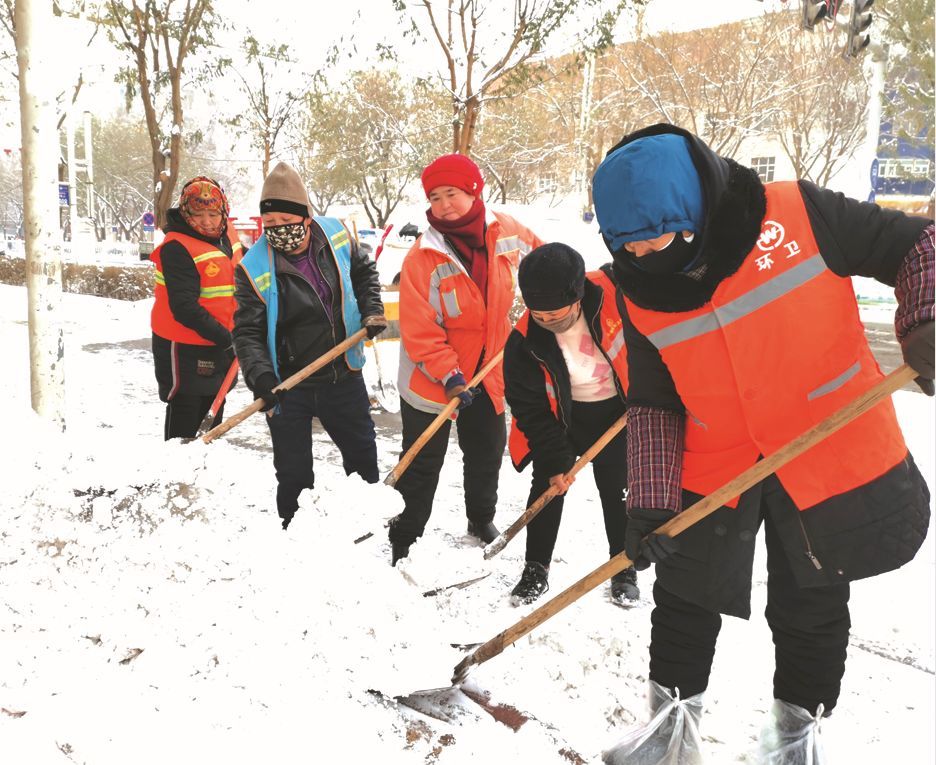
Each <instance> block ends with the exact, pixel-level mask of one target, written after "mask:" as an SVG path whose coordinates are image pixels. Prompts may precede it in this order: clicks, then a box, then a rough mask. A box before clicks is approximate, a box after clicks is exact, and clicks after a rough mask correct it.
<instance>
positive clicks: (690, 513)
mask: <svg viewBox="0 0 936 765" xmlns="http://www.w3.org/2000/svg"><path fill="white" fill-rule="evenodd" d="M916 376H917V373H916V372H915V371H913V369H911V368H910V367H908V366H907V365H906V364H903V365H902V366H900V367H898V368H897V369H895V370H894V371H893V372H891V373H890V374H889V375H887V377H885V378H884V379H883V380H881V381H880V382H879V383H878V384H877V385H875V386H874V387H873V388H871V389H870V390H868V391H867V392H866V393H863V394H862V395H860V396H858V398H856V399H854V400H853V401H852V402H851V403H849V404H846V405H845V406H843V407H842V408H841V409H839V410H838V411H836V412H833V413H832V414H830V415H829V416H828V417H826V418H825V419H824V420H823V421H822V422H820V423H818V424H816V425H814V426H813V427H812V428H810V429H809V430H807V431H806V432H805V433H803V434H802V435H799V436H797V437H796V438H794V439H793V440H792V441H790V442H789V443H787V444H786V445H784V446H783V447H781V448H780V449H778V450H777V451H776V452H774V453H773V454H771V455H770V456H768V457H765V458H764V459H762V460H760V461H758V462H756V463H755V464H754V465H752V466H751V467H749V468H748V469H747V470H745V471H744V472H743V473H741V474H740V475H739V476H737V477H736V478H734V479H732V480H731V481H729V482H728V483H726V484H725V485H724V486H722V487H721V488H720V489H716V490H715V491H713V492H712V493H711V494H709V495H708V496H707V497H705V498H704V499H701V500H699V501H698V502H696V503H695V504H694V505H692V507H690V508H688V509H686V510H683V512H681V513H679V514H677V515H676V516H675V517H674V518H673V519H672V520H670V521H669V522H667V523H665V524H663V525H662V526H660V527H659V528H658V529H657V530H656V532H655V533H657V534H666V535H668V536H676V535H677V534H680V533H682V532H683V531H685V530H686V529H687V528H689V527H690V526H692V525H693V524H694V523H697V522H698V521H700V520H701V519H702V518H705V517H706V516H707V515H711V514H712V513H713V512H715V510H717V509H718V508H719V507H721V506H722V505H723V504H724V503H725V502H727V501H728V500H730V499H733V498H734V497H737V496H738V495H739V494H742V493H743V492H745V491H746V490H747V489H749V488H751V487H752V486H753V485H754V484H756V483H758V482H759V481H762V480H763V479H764V478H766V477H767V476H768V475H770V474H771V473H773V472H774V471H776V470H777V469H778V468H781V467H783V466H784V465H786V464H787V463H788V462H790V461H791V460H792V459H794V458H796V457H798V456H799V455H801V454H802V453H803V452H805V451H806V450H808V449H810V448H811V447H813V446H815V445H816V444H817V443H819V442H820V441H822V440H823V439H824V438H826V437H828V436H830V435H832V434H833V433H834V432H835V431H837V430H839V429H840V428H842V427H844V426H845V425H847V424H848V423H849V422H851V421H852V420H854V419H855V418H857V417H860V416H861V415H862V414H864V413H865V412H867V411H868V410H869V409H871V408H872V407H874V406H875V405H877V404H878V403H880V402H881V401H882V400H883V399H885V398H887V397H888V396H890V395H891V394H892V393H894V392H895V391H897V390H899V389H900V388H901V387H903V386H904V385H905V384H906V383H908V382H910V381H911V380H913V379H914V378H915V377H916ZM631 565H633V562H632V561H631V560H630V558H628V557H627V555H625V554H624V553H623V552H622V553H618V554H617V555H615V556H614V557H613V558H611V559H610V560H609V561H607V562H606V563H603V564H602V565H601V566H599V567H598V568H596V569H595V570H594V571H592V572H591V573H590V574H587V575H586V576H584V577H582V578H581V579H579V581H577V582H576V583H575V584H573V585H572V586H571V587H569V588H568V589H567V590H565V591H563V592H561V593H560V594H559V595H557V596H556V597H554V598H553V599H552V600H550V601H549V602H547V603H544V604H543V605H542V606H540V607H539V608H537V609H536V610H535V611H533V612H531V613H529V614H527V616H525V617H524V618H523V619H521V620H520V621H518V622H517V623H516V624H514V625H513V626H511V627H508V628H507V629H505V630H504V631H503V632H501V633H500V634H499V635H496V636H494V637H493V638H491V639H490V640H488V641H487V642H486V643H484V644H482V645H481V646H479V647H478V648H477V649H475V650H474V651H473V652H472V653H471V654H469V655H468V656H466V657H465V658H464V659H463V660H462V661H461V662H460V663H459V664H458V665H457V666H456V667H455V675H454V677H453V678H452V683H453V684H456V685H457V684H458V683H460V682H461V681H463V680H464V678H465V676H466V675H467V672H468V669H469V668H470V667H471V666H473V665H478V664H483V663H484V662H486V661H488V659H493V658H494V657H495V656H497V655H499V654H500V653H501V652H502V651H503V650H504V649H505V648H507V647H508V646H511V645H513V644H514V643H515V642H516V641H517V640H519V639H520V638H522V637H523V636H524V635H526V634H527V633H529V632H531V631H532V630H534V629H536V627H538V626H539V625H540V624H542V623H543V622H545V621H546V620H547V619H549V618H550V617H552V616H555V615H556V614H557V613H559V612H560V611H561V610H562V609H564V608H565V607H566V606H568V605H570V604H572V603H574V602H575V601H576V600H578V599H579V598H580V597H582V595H584V594H585V593H587V592H590V591H591V590H593V589H594V588H595V587H597V586H598V585H599V584H601V583H602V582H604V581H605V580H607V579H609V578H611V577H612V576H614V575H615V574H617V573H618V572H620V571H624V570H625V569H626V568H629V567H630V566H631Z"/></svg>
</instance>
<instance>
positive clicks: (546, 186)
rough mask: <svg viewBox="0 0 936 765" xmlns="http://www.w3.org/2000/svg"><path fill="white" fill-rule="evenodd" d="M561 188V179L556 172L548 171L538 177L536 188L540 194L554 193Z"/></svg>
mask: <svg viewBox="0 0 936 765" xmlns="http://www.w3.org/2000/svg"><path fill="white" fill-rule="evenodd" d="M558 188H559V179H558V178H557V177H556V174H555V173H546V174H545V175H541V176H539V177H538V178H537V179H536V190H537V191H538V192H539V193H540V194H554V193H555V192H556V190H557V189H558Z"/></svg>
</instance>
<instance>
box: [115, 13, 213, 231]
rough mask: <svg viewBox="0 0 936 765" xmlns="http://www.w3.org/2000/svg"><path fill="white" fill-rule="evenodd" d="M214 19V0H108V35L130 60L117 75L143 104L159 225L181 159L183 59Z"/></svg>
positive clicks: (130, 94)
mask: <svg viewBox="0 0 936 765" xmlns="http://www.w3.org/2000/svg"><path fill="white" fill-rule="evenodd" d="M127 3H129V5H128V4H127ZM214 19H215V17H214V10H213V7H212V0H184V4H182V3H177V2H175V0H122V1H121V0H108V3H107V16H106V23H107V24H108V25H109V34H110V36H111V39H112V40H113V41H114V42H115V43H116V44H117V46H118V47H119V48H121V49H122V50H124V51H126V52H127V54H128V55H129V57H130V58H131V61H132V63H131V64H130V65H129V66H127V67H125V68H124V69H123V70H122V72H121V75H120V77H119V79H120V80H121V81H122V82H123V83H124V85H125V87H126V95H127V101H128V104H129V102H130V101H131V100H132V99H133V98H134V96H135V95H136V94H137V93H139V96H140V100H141V102H142V104H143V112H144V115H145V118H146V127H147V131H148V133H149V139H150V156H151V158H152V182H153V206H154V209H155V212H156V224H157V225H158V226H160V227H161V226H163V225H164V224H165V222H166V210H168V209H169V207H170V205H171V203H172V198H173V192H174V191H175V187H176V183H177V182H178V179H179V164H180V162H181V160H182V149H183V132H182V131H183V126H184V124H185V119H184V115H183V108H182V106H183V104H182V77H183V73H184V71H185V63H186V60H187V59H188V57H189V56H190V55H191V54H193V53H194V52H196V51H197V50H198V48H199V47H201V46H202V45H203V44H204V43H205V38H204V37H203V32H204V29H205V28H206V27H208V26H209V25H210V24H211V23H212V22H213V21H214ZM167 91H168V93H167ZM164 112H165V113H167V115H168V117H169V119H170V125H169V129H168V130H166V128H165V125H164V124H163V121H162V120H161V117H162V115H163V113H164Z"/></svg>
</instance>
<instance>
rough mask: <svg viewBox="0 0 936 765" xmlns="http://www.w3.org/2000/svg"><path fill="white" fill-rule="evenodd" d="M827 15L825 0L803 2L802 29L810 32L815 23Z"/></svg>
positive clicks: (827, 7)
mask: <svg viewBox="0 0 936 765" xmlns="http://www.w3.org/2000/svg"><path fill="white" fill-rule="evenodd" d="M828 15H829V4H828V3H826V2H825V0H803V29H808V30H809V31H810V32H812V30H813V27H814V26H816V22H817V21H821V20H822V19H824V18H825V17H826V16H828Z"/></svg>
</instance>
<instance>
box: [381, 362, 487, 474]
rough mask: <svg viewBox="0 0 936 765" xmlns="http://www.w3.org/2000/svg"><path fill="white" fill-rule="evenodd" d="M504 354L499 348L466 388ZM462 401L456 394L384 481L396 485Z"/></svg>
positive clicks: (481, 377)
mask: <svg viewBox="0 0 936 765" xmlns="http://www.w3.org/2000/svg"><path fill="white" fill-rule="evenodd" d="M503 356H504V351H503V349H501V350H499V351H498V352H497V353H496V354H494V356H492V357H491V359H490V361H488V362H487V363H486V364H485V365H484V366H483V367H481V369H479V370H478V374H476V375H475V376H474V377H472V378H471V380H469V381H468V385H466V386H465V387H466V388H474V387H475V386H476V385H478V383H480V382H481V381H482V380H483V379H484V378H485V377H487V374H488V372H490V371H491V370H492V369H494V367H496V366H497V365H498V364H500V360H501V358H503ZM459 403H460V401H459V398H458V397H457V396H456V397H455V398H453V399H452V400H451V401H449V402H448V403H447V404H446V405H445V407H444V408H443V409H442V411H441V412H439V413H438V414H437V415H436V418H435V419H434V420H433V421H432V422H430V423H429V427H427V428H426V429H425V430H424V431H423V432H422V434H421V435H420V436H419V438H417V439H416V441H415V443H414V444H413V445H412V446H411V447H410V448H409V450H408V451H407V452H406V454H404V455H403V456H402V457H401V458H400V461H399V462H398V463H397V466H396V467H395V468H393V470H391V471H390V472H389V473H388V474H387V477H386V478H384V483H385V484H387V486H395V485H396V482H397V481H399V480H400V476H401V475H403V473H404V472H405V471H406V469H407V468H408V467H409V466H410V463H412V461H413V460H414V459H416V455H417V454H419V452H420V451H421V450H422V448H423V447H424V446H425V445H426V444H427V443H428V442H429V439H430V438H432V437H433V436H434V435H435V432H436V431H437V430H438V429H439V428H441V427H442V423H444V422H445V421H446V420H448V419H449V418H450V417H451V416H452V412H454V411H455V409H456V407H457V406H458V404H459Z"/></svg>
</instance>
